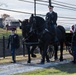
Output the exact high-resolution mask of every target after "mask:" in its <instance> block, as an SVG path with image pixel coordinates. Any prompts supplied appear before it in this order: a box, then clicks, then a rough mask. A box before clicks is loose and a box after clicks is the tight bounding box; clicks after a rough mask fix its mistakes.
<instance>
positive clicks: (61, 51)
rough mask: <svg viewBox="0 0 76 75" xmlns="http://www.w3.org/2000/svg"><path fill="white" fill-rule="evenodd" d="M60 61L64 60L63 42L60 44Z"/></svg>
mask: <svg viewBox="0 0 76 75" xmlns="http://www.w3.org/2000/svg"><path fill="white" fill-rule="evenodd" d="M60 61H63V43H61V45H60Z"/></svg>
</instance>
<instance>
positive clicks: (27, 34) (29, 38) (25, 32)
mask: <svg viewBox="0 0 76 75" xmlns="http://www.w3.org/2000/svg"><path fill="white" fill-rule="evenodd" d="M20 23H21V26H20V29H22V36H23V41H24V43H25V45H26V48H27V52H28V63H30V62H31V57H30V54H31V56H32V57H36V55H35V54H34V50H35V48H36V46H37V45H36V44H37V42H38V37H37V34H36V33H35V32H34V31H33V30H32V25H31V24H29V20H28V19H25V20H23V21H20ZM33 43H36V44H33ZM30 46H32V48H31V49H30Z"/></svg>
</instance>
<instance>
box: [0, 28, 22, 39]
mask: <svg viewBox="0 0 76 75" xmlns="http://www.w3.org/2000/svg"><path fill="white" fill-rule="evenodd" d="M10 33H11V31H7V30H6V29H2V28H0V38H2V37H3V36H5V37H8V35H9V34H10ZM16 33H17V34H19V35H21V34H22V33H21V30H20V29H19V28H17V30H16Z"/></svg>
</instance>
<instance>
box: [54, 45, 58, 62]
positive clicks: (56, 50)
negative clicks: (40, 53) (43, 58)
mask: <svg viewBox="0 0 76 75" xmlns="http://www.w3.org/2000/svg"><path fill="white" fill-rule="evenodd" d="M54 51H55V55H54V59H55V61H56V60H57V59H58V55H57V52H58V46H57V45H55V46H54Z"/></svg>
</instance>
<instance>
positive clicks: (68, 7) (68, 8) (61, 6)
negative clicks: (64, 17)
mask: <svg viewBox="0 0 76 75" xmlns="http://www.w3.org/2000/svg"><path fill="white" fill-rule="evenodd" d="M19 1H23V2H28V3H34V2H32V1H27V0H19ZM36 4H39V5H45V6H48V4H43V3H36ZM53 4H55V5H54V6H55V7H57V8H62V9H67V10H73V11H76V8H75V7H70V6H67V5H63V4H58V3H53Z"/></svg>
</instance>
